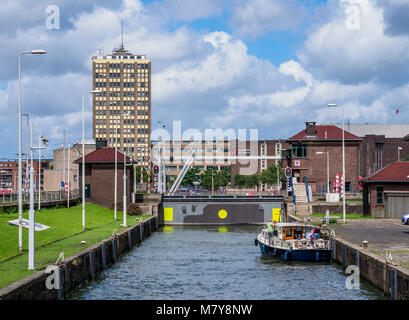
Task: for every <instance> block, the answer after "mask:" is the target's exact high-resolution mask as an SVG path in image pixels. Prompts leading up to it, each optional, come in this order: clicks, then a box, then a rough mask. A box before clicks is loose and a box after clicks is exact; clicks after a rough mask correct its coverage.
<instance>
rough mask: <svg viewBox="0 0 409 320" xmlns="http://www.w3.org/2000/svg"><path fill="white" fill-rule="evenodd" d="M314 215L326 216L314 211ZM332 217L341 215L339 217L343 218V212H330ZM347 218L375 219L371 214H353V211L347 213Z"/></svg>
mask: <svg viewBox="0 0 409 320" xmlns="http://www.w3.org/2000/svg"><path fill="white" fill-rule="evenodd" d="M312 216H313V217H322V218H324V217H325V213H313V214H312ZM329 216H330V217H339V218H343V214H342V213H330V214H329ZM345 219H374V218H373V217H370V216H364V215H362V214H353V213H347V214H345Z"/></svg>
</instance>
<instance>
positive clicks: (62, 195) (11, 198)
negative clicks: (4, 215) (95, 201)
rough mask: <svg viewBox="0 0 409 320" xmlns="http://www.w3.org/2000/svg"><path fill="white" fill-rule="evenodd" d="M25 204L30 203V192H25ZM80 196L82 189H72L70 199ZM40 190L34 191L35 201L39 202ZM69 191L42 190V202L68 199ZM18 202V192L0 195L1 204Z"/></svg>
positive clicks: (23, 195)
mask: <svg viewBox="0 0 409 320" xmlns="http://www.w3.org/2000/svg"><path fill="white" fill-rule="evenodd" d="M22 197H23V204H27V203H30V193H29V192H23V194H22ZM79 197H80V190H79V189H74V190H70V200H71V199H72V200H74V199H77V198H79ZM38 198H39V192H34V203H37V202H38ZM67 198H68V193H67V192H65V191H63V190H60V191H42V192H41V202H47V201H59V200H67ZM17 203H18V192H12V193H10V194H5V193H3V195H1V196H0V204H3V205H8V204H17Z"/></svg>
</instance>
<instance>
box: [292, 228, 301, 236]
mask: <svg viewBox="0 0 409 320" xmlns="http://www.w3.org/2000/svg"><path fill="white" fill-rule="evenodd" d="M301 237H302V228H301V227H297V228H295V229H294V238H295V239H298V238H301Z"/></svg>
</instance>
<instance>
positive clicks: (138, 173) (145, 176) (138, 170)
mask: <svg viewBox="0 0 409 320" xmlns="http://www.w3.org/2000/svg"><path fill="white" fill-rule="evenodd" d="M135 170H136V183H139V182H140V181H141V166H140V165H137V166H136V167H135ZM118 171H119V170H118ZM152 176H153V174H152V171H151V181H153V180H152ZM143 182H144V183H147V182H148V172H147V171H146V169H145V167H144V168H143Z"/></svg>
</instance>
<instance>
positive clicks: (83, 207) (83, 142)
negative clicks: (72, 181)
mask: <svg viewBox="0 0 409 320" xmlns="http://www.w3.org/2000/svg"><path fill="white" fill-rule="evenodd" d="M99 92H101V91H99V90H92V91H88V92H85V93H84V94H83V95H82V229H85V96H86V95H87V94H93V93H99Z"/></svg>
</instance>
